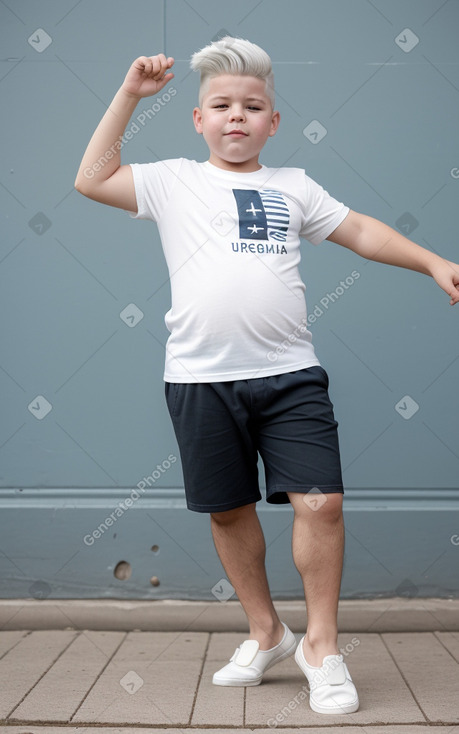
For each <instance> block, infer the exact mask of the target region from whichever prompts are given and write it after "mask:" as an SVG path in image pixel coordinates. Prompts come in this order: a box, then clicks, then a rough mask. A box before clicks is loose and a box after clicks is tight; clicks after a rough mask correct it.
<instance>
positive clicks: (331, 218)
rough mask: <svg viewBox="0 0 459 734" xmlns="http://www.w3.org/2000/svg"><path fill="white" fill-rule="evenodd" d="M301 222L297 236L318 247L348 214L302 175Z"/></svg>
mask: <svg viewBox="0 0 459 734" xmlns="http://www.w3.org/2000/svg"><path fill="white" fill-rule="evenodd" d="M301 202H302V205H303V206H302V209H303V214H304V217H303V221H302V224H301V229H300V232H299V236H300V237H303V238H304V239H306V240H308V241H309V242H311V243H312V244H313V245H318V244H320V243H321V242H323V240H326V239H327V237H328V235H330V234H331V233H332V232H333V230H334V229H336V227H337V226H338V225H339V224H341V222H342V221H343V220H344V219H345V218H346V216H347V215H348V214H349V211H350V209H349V207H348V206H345V204H343V203H342V202H340V201H337V199H334V198H333V196H330V194H329V193H328V191H325V189H324V188H323V187H322V186H320V184H318V183H317V182H316V181H314V180H313V179H312V178H310V177H309V176H308V175H307V174H306V173H305V174H304V196H303V197H301Z"/></svg>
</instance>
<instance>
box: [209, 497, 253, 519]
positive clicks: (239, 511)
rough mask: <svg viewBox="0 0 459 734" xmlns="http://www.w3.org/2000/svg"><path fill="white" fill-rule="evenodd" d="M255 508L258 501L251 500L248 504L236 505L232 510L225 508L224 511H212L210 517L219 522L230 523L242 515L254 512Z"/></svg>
mask: <svg viewBox="0 0 459 734" xmlns="http://www.w3.org/2000/svg"><path fill="white" fill-rule="evenodd" d="M255 508H256V503H255V502H251V503H250V504H248V505H243V506H242V507H234V508H233V509H231V510H224V511H223V512H211V513H210V517H211V518H212V520H214V521H215V522H218V523H222V524H223V523H230V522H234V521H235V520H238V519H239V518H240V517H241V516H242V515H246V514H248V513H251V512H254V511H255Z"/></svg>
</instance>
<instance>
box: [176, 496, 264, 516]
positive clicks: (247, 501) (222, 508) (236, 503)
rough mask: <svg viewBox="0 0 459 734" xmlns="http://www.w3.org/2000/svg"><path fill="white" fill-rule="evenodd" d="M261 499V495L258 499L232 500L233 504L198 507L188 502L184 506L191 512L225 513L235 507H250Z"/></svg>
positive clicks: (242, 498) (243, 498) (225, 503)
mask: <svg viewBox="0 0 459 734" xmlns="http://www.w3.org/2000/svg"><path fill="white" fill-rule="evenodd" d="M261 499H262V497H261V494H259V496H258V497H252V496H250V497H248V496H247V497H241V499H239V500H233V502H224V503H221V504H219V505H198V504H196V503H195V502H188V500H187V503H186V506H187V508H188V509H189V510H192V511H193V512H225V511H226V510H235V509H236V508H237V507H244V505H250V504H252V503H253V502H259V501H260V500H261Z"/></svg>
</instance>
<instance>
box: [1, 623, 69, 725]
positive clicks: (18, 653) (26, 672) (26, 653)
mask: <svg viewBox="0 0 459 734" xmlns="http://www.w3.org/2000/svg"><path fill="white" fill-rule="evenodd" d="M75 636H76V633H75V632H64V631H57V632H32V633H31V634H30V635H27V636H26V637H24V638H23V639H22V640H21V641H20V642H19V644H17V645H16V646H15V647H13V648H12V649H11V650H10V651H9V652H8V653H7V654H6V655H4V656H3V657H2V659H1V660H0V681H1V697H0V719H6V718H7V716H8V715H9V714H11V713H12V711H13V709H14V708H15V706H17V705H18V703H19V702H20V701H21V700H22V698H23V697H24V696H25V695H26V693H28V691H30V689H31V688H32V687H33V686H34V685H35V684H36V683H37V681H38V680H40V678H41V676H42V675H44V673H46V671H47V670H48V668H49V667H50V666H51V665H52V664H53V663H54V662H55V661H56V660H57V658H58V657H59V655H60V654H61V653H62V652H63V651H64V650H65V649H66V647H67V646H68V645H69V644H70V643H71V642H72V640H73V639H74V638H75Z"/></svg>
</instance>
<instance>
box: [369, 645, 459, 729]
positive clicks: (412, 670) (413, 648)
mask: <svg viewBox="0 0 459 734" xmlns="http://www.w3.org/2000/svg"><path fill="white" fill-rule="evenodd" d="M382 637H383V639H384V642H385V643H386V645H387V647H388V648H389V650H390V652H391V653H392V655H393V656H394V658H395V660H396V663H397V665H398V667H399V669H400V670H401V672H402V674H403V676H404V678H405V680H406V682H407V684H408V686H409V687H410V689H411V691H412V693H413V696H414V697H415V699H416V701H417V703H418V705H419V706H420V708H421V709H422V710H423V711H424V714H425V716H426V718H427V720H428V721H429V722H431V721H432V722H438V723H440V722H442V723H446V724H457V723H459V665H458V663H457V661H456V660H454V658H453V657H452V656H451V655H450V653H449V652H448V650H446V649H445V648H444V647H443V645H442V644H441V642H440V641H439V640H438V639H437V638H436V636H435V635H434V634H432V633H431V632H425V633H422V632H414V633H413V634H411V635H406V634H405V635H401V634H399V633H396V632H394V633H386V634H384V635H383V636H382Z"/></svg>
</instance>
